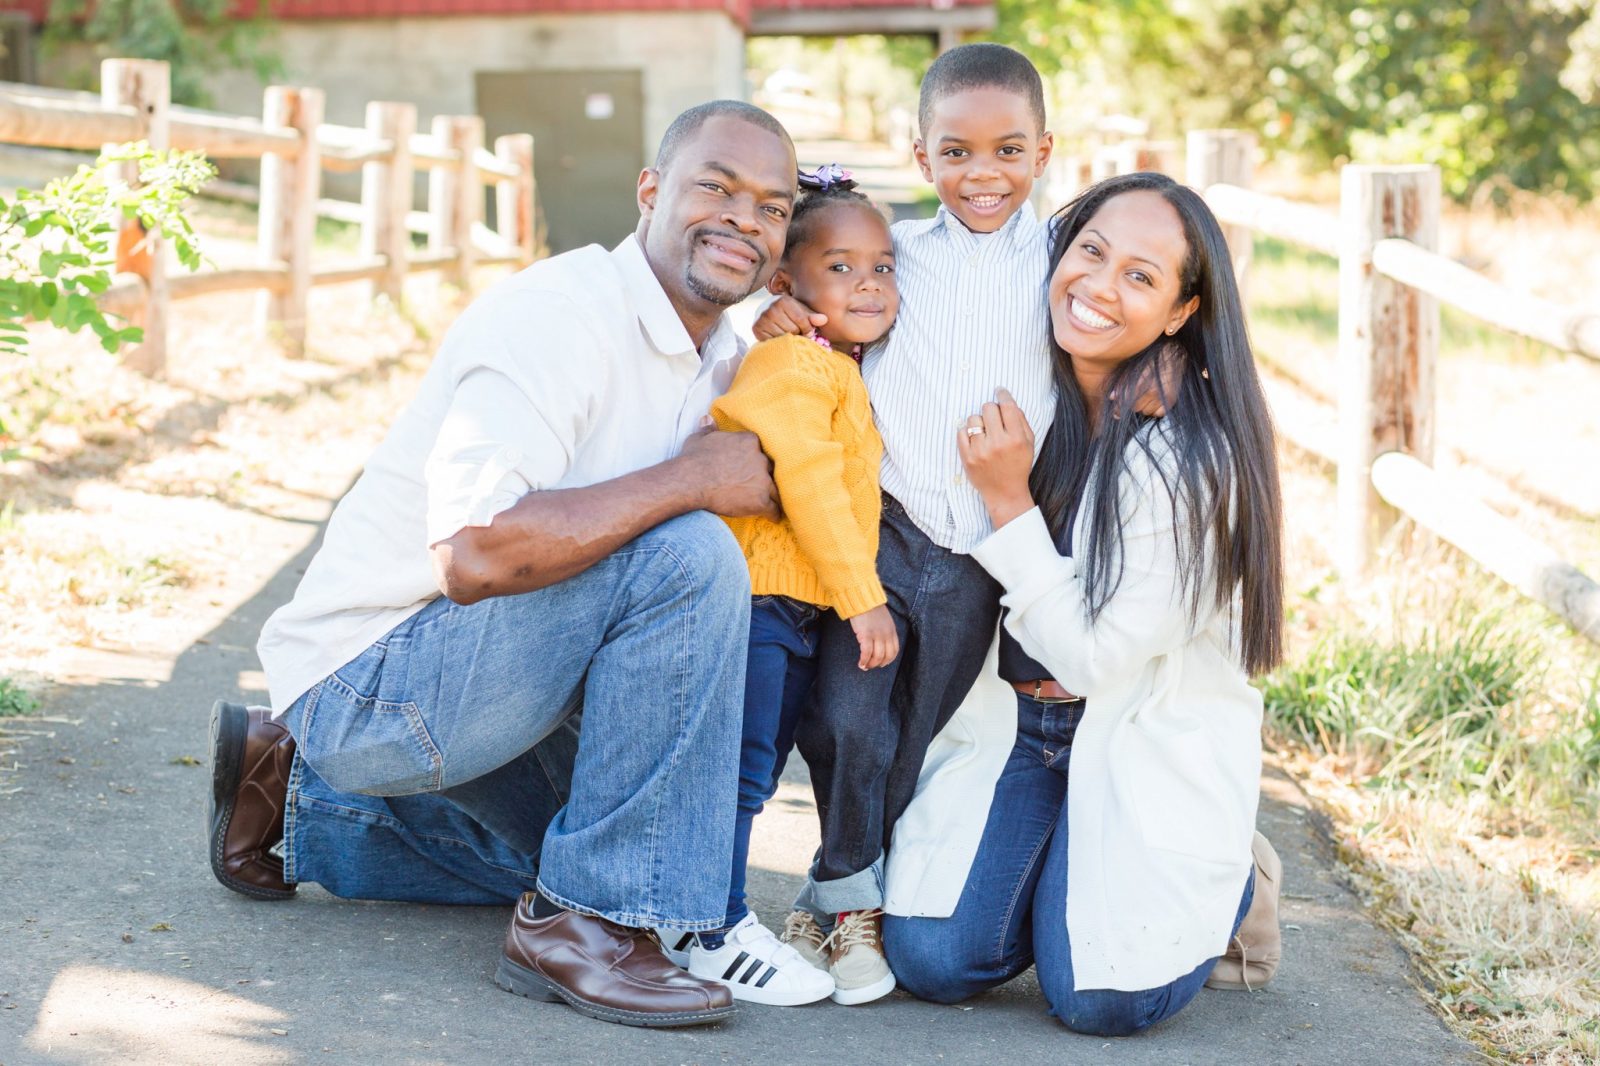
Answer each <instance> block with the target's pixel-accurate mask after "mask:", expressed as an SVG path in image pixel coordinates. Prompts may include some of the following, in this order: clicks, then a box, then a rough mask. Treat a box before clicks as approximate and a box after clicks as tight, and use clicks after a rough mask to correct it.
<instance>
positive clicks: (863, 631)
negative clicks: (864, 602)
mask: <svg viewBox="0 0 1600 1066" xmlns="http://www.w3.org/2000/svg"><path fill="white" fill-rule="evenodd" d="M850 628H851V629H853V630H855V631H856V640H857V641H858V642H859V643H860V644H861V661H860V662H859V663H858V664H857V665H858V666H860V667H861V669H863V670H872V669H875V668H877V667H879V666H888V665H889V664H890V663H892V662H894V657H895V656H896V655H899V654H900V633H899V631H898V630H896V629H895V627H894V616H893V615H891V614H890V613H889V608H888V606H887V605H885V604H879V605H878V606H877V607H874V608H873V609H872V610H870V611H867V612H866V613H865V614H858V615H856V616H855V617H854V618H852V619H850Z"/></svg>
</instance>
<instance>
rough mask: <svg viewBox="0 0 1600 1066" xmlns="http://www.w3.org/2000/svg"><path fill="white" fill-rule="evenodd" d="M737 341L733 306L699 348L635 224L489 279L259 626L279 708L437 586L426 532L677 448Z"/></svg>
mask: <svg viewBox="0 0 1600 1066" xmlns="http://www.w3.org/2000/svg"><path fill="white" fill-rule="evenodd" d="M742 355H743V346H742V345H741V344H740V342H739V340H738V339H737V337H736V336H735V335H734V332H733V330H732V328H731V327H730V326H729V324H728V322H727V319H726V318H725V317H724V318H723V319H721V320H719V321H718V323H717V325H716V327H715V328H714V329H713V330H712V332H711V334H710V336H709V337H708V338H707V340H706V342H705V344H704V345H703V346H702V347H701V349H700V350H698V351H697V350H696V348H695V345H694V342H693V341H692V340H691V339H690V337H689V333H688V331H687V330H686V329H685V328H684V326H683V322H682V320H681V319H679V317H678V313H677V311H676V310H674V309H673V306H672V303H671V302H670V301H669V300H668V299H667V294H666V293H665V292H664V291H663V290H662V288H661V285H660V283H659V282H658V281H657V280H656V277H655V275H654V273H652V271H651V269H650V264H649V263H648V262H647V261H646V260H645V257H644V250H643V249H642V248H641V247H640V246H639V243H638V241H637V240H635V239H634V238H633V237H629V238H627V239H626V240H624V241H623V242H622V243H621V244H619V245H617V247H616V248H614V249H612V250H611V251H609V252H608V251H606V250H605V249H604V248H601V247H600V246H598V245H590V246H589V247H587V248H580V249H578V250H576V251H573V252H568V253H566V254H564V255H559V256H556V257H555V258H553V259H547V260H544V261H542V262H539V263H535V264H534V265H533V266H531V267H529V268H528V269H526V270H523V271H521V272H520V273H518V274H516V275H514V276H512V277H510V278H507V279H506V280H505V281H503V282H501V283H500V284H498V285H496V286H495V287H494V288H492V289H490V290H489V291H488V292H486V293H484V294H483V296H481V297H479V298H478V300H477V301H475V302H474V303H473V304H472V306H470V307H469V308H467V310H466V311H465V312H463V313H462V315H461V317H460V318H459V319H458V320H457V321H456V323H455V324H454V325H453V326H452V327H451V329H450V332H449V333H448V334H447V335H446V337H445V339H444V342H443V344H442V345H441V346H440V349H439V353H438V355H437V356H435V358H434V361H433V365H432V367H431V368H430V369H429V370H428V373H427V374H426V376H425V377H424V378H423V381H422V384H421V385H420V386H419V388H418V391H417V396H416V398H415V399H414V400H413V401H412V402H411V404H410V406H409V407H407V408H406V409H405V411H403V412H402V413H401V414H400V416H399V418H398V419H396V421H395V423H394V425H393V426H392V427H390V430H389V433H388V436H387V437H385V438H384V441H383V443H382V444H381V445H379V446H378V449H377V451H375V452H374V453H373V455H372V457H371V458H370V459H369V460H368V461H367V465H366V467H365V469H364V470H363V471H362V474H361V477H360V478H359V479H358V480H357V481H356V483H355V485H354V486H353V487H352V488H351V490H350V492H349V493H348V494H347V495H346V496H345V497H344V499H343V500H341V501H340V502H339V505H338V507H337V508H336V509H335V510H334V512H333V517H332V518H331V519H330V520H329V523H328V529H327V534H326V537H325V539H324V541H323V545H322V548H321V550H320V551H318V552H317V555H316V557H315V558H313V559H312V561H311V565H310V566H309V567H308V568H307V569H306V573H305V577H304V578H302V579H301V581H300V587H299V588H298V589H297V590H296V591H295V595H294V599H292V600H291V601H290V602H289V603H288V604H286V605H285V606H283V607H281V608H279V609H278V611H277V612H275V613H274V614H273V616H272V617H271V618H270V619H268V621H267V624H266V626H265V627H264V628H263V629H262V632H261V640H260V643H259V645H258V648H257V650H258V651H259V653H260V655H261V662H262V665H263V667H264V668H265V671H266V675H267V687H268V689H269V691H270V693H271V698H272V707H273V710H274V711H275V712H278V713H282V712H283V711H284V710H286V709H287V708H288V707H289V705H290V704H292V703H293V702H294V701H295V700H296V699H298V698H299V697H300V696H301V695H303V694H304V693H305V692H306V690H307V689H309V688H310V687H311V686H312V685H315V684H316V683H317V682H318V681H320V680H322V679H323V678H324V677H326V676H327V675H328V674H330V673H332V672H333V671H334V670H337V669H338V668H339V667H341V666H343V665H344V664H345V663H347V662H349V661H350V660H351V659H353V658H355V657H356V656H357V655H359V654H360V653H361V652H362V651H363V650H365V649H366V648H367V647H368V646H369V645H371V644H372V643H373V642H374V641H376V640H378V639H379V638H380V637H382V636H383V635H384V634H385V633H387V632H388V631H389V630H391V629H393V628H394V627H395V626H397V625H399V624H400V622H402V621H404V620H405V619H406V618H408V617H410V616H411V615H412V614H414V613H416V612H417V611H419V610H421V609H422V608H423V607H424V606H425V605H426V604H427V603H428V602H429V601H430V600H432V599H433V598H434V597H436V596H438V595H439V589H438V586H437V584H436V583H435V578H434V572H433V564H432V560H431V557H430V555H429V548H430V546H431V545H433V544H436V543H438V542H439V541H441V540H444V539H446V538H448V537H450V536H451V535H453V534H454V533H456V532H457V531H458V530H460V529H462V528H464V527H466V526H486V525H488V524H489V523H490V522H492V521H493V519H494V517H495V515H497V514H499V513H500V512H501V511H504V510H505V509H506V508H508V507H510V506H511V505H512V504H514V503H516V502H517V500H519V499H521V498H522V496H524V495H525V494H527V493H529V492H537V491H539V490H541V489H557V488H579V487H583V486H586V485H593V484H596V483H598V482H602V481H609V480H611V479H613V478H616V477H620V476H622V475H623V474H628V473H631V472H633V471H635V470H640V469H643V468H645V467H648V466H653V465H655V464H657V463H660V462H663V461H664V460H666V459H670V458H671V457H672V456H674V455H676V454H677V453H678V451H679V449H680V448H681V447H682V446H683V442H684V440H685V439H686V438H687V437H688V436H689V435H690V434H691V433H693V432H694V431H695V429H696V428H697V427H698V426H699V425H700V421H701V419H702V418H703V417H704V416H705V415H706V413H707V412H708V411H709V410H710V407H711V401H712V400H714V399H716V398H717V397H718V396H720V395H721V394H722V393H723V392H724V391H726V390H727V387H728V385H729V384H730V383H731V382H732V381H733V375H734V372H735V371H736V370H737V369H738V364H739V360H740V358H741V357H742Z"/></svg>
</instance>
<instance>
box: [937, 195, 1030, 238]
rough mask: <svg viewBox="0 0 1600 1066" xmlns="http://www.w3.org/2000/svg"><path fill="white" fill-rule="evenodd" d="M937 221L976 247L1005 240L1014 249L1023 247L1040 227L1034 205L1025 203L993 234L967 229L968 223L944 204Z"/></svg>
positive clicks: (940, 206) (941, 205)
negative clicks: (980, 243)
mask: <svg viewBox="0 0 1600 1066" xmlns="http://www.w3.org/2000/svg"><path fill="white" fill-rule="evenodd" d="M937 219H938V221H939V223H940V224H942V225H943V226H944V228H945V230H946V231H948V232H949V233H951V234H954V235H955V237H956V239H957V240H960V241H965V242H967V243H969V244H973V245H976V244H978V243H979V242H980V241H990V240H997V241H998V240H1004V241H1009V242H1010V243H1011V245H1012V247H1022V246H1023V245H1025V244H1026V243H1027V242H1028V240H1029V239H1030V238H1031V237H1032V236H1033V231H1034V229H1036V228H1037V227H1038V225H1039V219H1038V216H1037V215H1035V214H1034V213H1033V204H1032V203H1031V202H1024V203H1023V205H1022V206H1021V207H1019V208H1017V210H1016V213H1015V214H1013V215H1012V216H1011V217H1010V218H1008V219H1006V222H1005V225H1003V226H1001V227H1000V228H999V229H997V230H995V231H994V232H993V233H974V232H972V231H971V230H970V229H968V228H967V226H966V223H964V222H962V221H961V220H960V219H959V218H957V217H956V215H955V212H954V211H951V210H950V209H949V208H948V207H946V206H944V204H940V205H939V214H938V216H937Z"/></svg>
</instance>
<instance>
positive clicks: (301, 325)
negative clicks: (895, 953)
mask: <svg viewBox="0 0 1600 1066" xmlns="http://www.w3.org/2000/svg"><path fill="white" fill-rule="evenodd" d="M322 108H323V96H322V90H321V89H312V88H300V87H293V86H285V85H274V86H271V87H269V88H268V89H267V94H266V103H265V106H264V108H263V113H262V122H263V123H264V124H265V125H266V126H268V127H269V128H274V129H292V130H294V131H295V132H296V133H298V134H299V135H300V146H299V150H298V151H297V152H296V153H295V155H294V157H293V158H292V159H284V158H283V157H282V156H279V155H276V154H271V153H269V154H267V155H263V156H262V157H261V214H260V230H259V233H260V242H261V254H262V256H263V257H264V258H265V259H266V260H267V261H268V262H274V261H281V262H284V263H286V264H288V267H289V278H288V282H287V284H286V285H285V286H284V288H283V290H282V291H281V292H272V291H267V292H264V293H262V295H261V301H260V304H259V307H260V311H259V318H260V319H261V321H262V323H263V324H264V325H266V326H267V328H269V329H272V330H276V331H278V332H279V335H280V336H281V338H282V341H283V344H284V346H285V348H286V349H287V350H288V352H289V354H290V355H293V356H300V355H304V354H305V344H306V297H307V294H308V293H310V291H311V244H312V240H313V239H314V237H315V236H316V225H317V196H318V195H319V193H320V191H321V186H322V156H321V152H320V151H319V150H318V148H317V127H318V126H320V125H322Z"/></svg>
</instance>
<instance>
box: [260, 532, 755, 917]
mask: <svg viewBox="0 0 1600 1066" xmlns="http://www.w3.org/2000/svg"><path fill="white" fill-rule="evenodd" d="M746 575H747V570H746V567H745V562H744V558H743V556H742V555H741V553H740V551H739V548H738V545H737V544H736V543H735V542H734V539H733V536H732V534H730V533H729V531H728V527H727V525H726V524H725V523H724V522H723V521H722V520H721V519H718V518H715V517H713V516H711V515H709V514H705V513H703V512H695V513H692V514H688V515H683V516H681V517H679V518H675V519H673V520H671V521H669V522H666V523H663V524H662V525H660V526H657V527H656V528H655V529H653V530H651V531H649V532H648V533H646V534H644V535H643V536H641V537H639V538H638V539H637V540H634V541H632V542H630V543H629V544H627V545H624V546H623V547H622V548H621V549H619V550H618V551H617V552H616V553H615V554H613V555H611V556H609V557H608V558H606V559H603V560H601V561H600V562H599V563H596V564H595V565H594V566H592V567H590V568H589V569H588V570H585V571H584V572H583V573H581V574H579V575H577V576H576V577H573V578H570V579H568V580H566V581H563V582H560V583H559V584H556V585H552V586H550V587H548V588H544V589H540V590H538V591H536V592H529V593H525V594H522V595H517V596H502V597H495V598H492V599H487V600H483V601H480V602H478V603H475V604H472V605H470V606H462V605H459V604H455V603H452V602H451V601H449V600H447V599H443V598H440V599H437V600H434V601H433V602H431V603H430V604H429V605H428V606H427V607H425V608H423V610H422V611H421V612H419V613H418V614H416V615H413V616H412V617H411V618H408V619H407V620H406V621H404V622H402V623H401V624H400V625H398V626H396V627H395V628H394V629H393V630H392V631H390V632H389V633H388V634H387V635H386V636H384V637H383V639H381V640H379V641H377V642H376V643H375V644H373V645H372V646H371V647H370V648H368V649H367V650H366V651H364V652H362V653H361V654H360V655H358V656H356V658H355V659H353V660H352V661H351V662H349V663H348V664H346V665H345V666H343V667H341V668H340V669H338V670H336V671H334V672H333V673H332V674H330V675H329V676H328V677H327V678H325V679H323V680H322V681H321V682H319V683H318V684H317V685H315V686H313V687H312V689H311V690H310V691H309V692H307V693H306V694H305V695H304V696H302V697H301V698H300V699H299V700H297V701H296V702H295V703H294V705H293V706H292V707H291V708H290V710H289V713H288V716H287V719H286V721H287V724H288V726H289V728H290V730H291V731H292V732H293V733H294V737H295V740H296V741H297V743H298V748H297V751H296V753H295V760H294V766H293V768H292V770H291V773H290V779H289V805H288V811H287V815H286V819H285V834H284V835H285V856H284V866H285V874H286V876H287V878H288V879H289V880H290V881H314V882H316V883H318V884H321V885H322V886H323V887H325V888H326V889H328V890H329V891H330V892H333V893H334V894H336V895H340V896H346V897H351V898H359V899H390V900H411V901H419V902H436V903H506V902H512V901H514V900H515V899H516V898H517V897H518V895H520V894H521V893H522V892H523V891H525V890H527V889H530V888H533V887H534V886H535V884H537V886H538V887H539V888H540V889H541V890H542V891H543V892H544V893H545V894H546V895H548V896H549V897H550V898H551V899H553V900H555V901H556V902H557V903H560V904H562V905H564V906H566V907H569V908H571V909H573V910H578V911H582V912H584V913H589V914H598V915H601V916H602V917H605V918H609V919H611V920H612V921H615V922H618V923H621V924H623V925H630V926H647V925H665V926H672V927H675V928H683V929H691V930H703V929H715V928H719V927H721V926H722V925H723V922H724V912H725V910H726V906H727V902H728V869H729V864H730V859H731V856H732V851H733V820H732V819H731V818H729V817H728V811H729V808H731V807H732V806H733V804H734V796H735V790H736V787H737V773H736V769H737V766H738V750H739V729H740V726H739V723H740V718H741V708H742V696H743V693H744V664H745V657H744V655H743V654H742V652H743V650H744V648H745V644H746V639H747V637H748V635H749V626H750V585H749V580H748V578H747V576H746ZM580 712H581V715H580Z"/></svg>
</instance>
